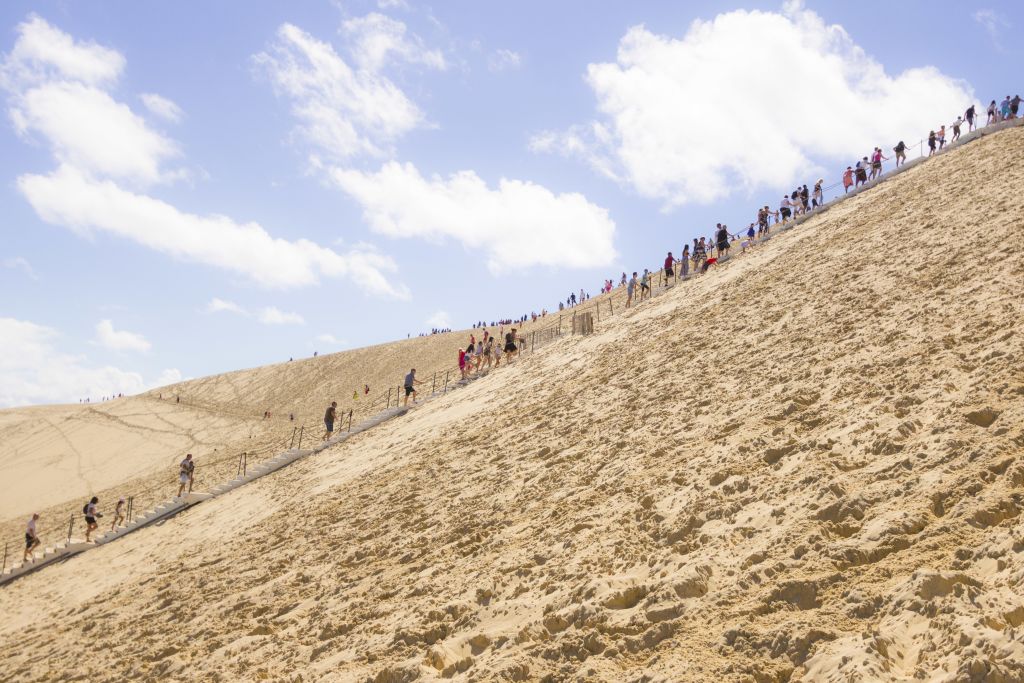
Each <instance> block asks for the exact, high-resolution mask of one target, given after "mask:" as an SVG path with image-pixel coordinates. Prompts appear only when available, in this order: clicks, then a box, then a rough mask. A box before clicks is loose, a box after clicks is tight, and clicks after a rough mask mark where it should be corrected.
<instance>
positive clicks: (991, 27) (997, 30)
mask: <svg viewBox="0 0 1024 683" xmlns="http://www.w3.org/2000/svg"><path fill="white" fill-rule="evenodd" d="M972 16H973V18H974V21H975V22H976V23H978V24H981V26H982V27H983V28H984V29H985V31H986V32H987V33H988V37H989V38H990V39H991V40H992V45H993V47H995V48H996V50H998V51H1000V52H1003V51H1004V50H1005V48H1004V47H1003V42H1002V37H1003V31H1004V30H1005V29H1008V28H1010V22H1009V21H1008V20H1007V19H1006V17H1004V16H1003V15H1001V14H999V13H998V12H996V11H995V10H992V9H980V10H978V11H976V12H975V13H974V14H973V15H972Z"/></svg>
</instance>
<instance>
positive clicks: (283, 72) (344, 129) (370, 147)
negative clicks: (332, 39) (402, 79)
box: [253, 24, 423, 159]
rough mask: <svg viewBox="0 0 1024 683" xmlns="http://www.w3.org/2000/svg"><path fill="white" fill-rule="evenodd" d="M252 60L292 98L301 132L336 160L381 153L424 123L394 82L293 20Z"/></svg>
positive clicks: (282, 93) (276, 87) (277, 86)
mask: <svg viewBox="0 0 1024 683" xmlns="http://www.w3.org/2000/svg"><path fill="white" fill-rule="evenodd" d="M386 52H387V50H385V54H386ZM253 59H254V61H255V63H256V65H257V66H258V67H259V68H260V70H262V71H263V72H264V73H266V74H267V76H268V77H269V79H270V82H271V83H272V84H273V86H274V89H275V90H276V91H277V93H278V94H279V95H283V96H286V97H288V98H290V99H291V101H292V114H293V115H294V116H295V118H296V119H298V121H299V127H298V132H299V133H300V134H301V135H302V136H303V137H304V138H306V139H307V140H308V141H309V142H310V143H312V144H313V145H315V146H316V147H319V148H320V149H322V150H324V151H326V152H327V153H329V154H331V155H333V156H334V157H336V158H339V159H348V158H351V157H354V156H358V155H363V154H369V155H378V156H379V155H382V154H384V152H385V149H386V148H387V147H389V146H390V145H391V144H392V142H393V141H394V140H395V139H397V138H398V137H400V136H401V135H403V134H405V133H407V132H408V131H410V130H412V129H413V128H416V127H417V126H419V125H421V124H422V122H423V114H422V112H421V111H420V110H419V108H418V107H417V106H416V105H415V104H413V102H412V101H411V100H409V98H407V97H406V96H405V93H403V92H402V90H401V89H399V88H398V86H396V85H395V84H394V83H393V82H392V81H391V80H389V79H388V78H386V77H385V76H383V75H381V74H380V73H378V72H377V71H374V70H370V69H366V68H363V69H353V68H352V67H351V66H349V64H348V63H347V62H346V61H345V60H344V59H342V58H341V56H340V55H338V53H337V52H336V51H335V50H334V48H333V47H332V46H331V45H330V44H329V43H325V42H322V41H319V40H317V39H316V38H314V37H312V36H311V35H309V34H308V33H306V32H304V31H302V30H301V29H299V28H298V27H296V26H293V25H291V24H284V25H283V26H281V27H280V28H279V29H278V31H277V40H276V41H275V42H274V43H273V44H272V46H271V49H270V50H269V51H267V52H261V53H259V54H257V55H256V56H255V57H254V58H253ZM366 59H367V60H370V61H372V58H371V57H369V56H367V57H366Z"/></svg>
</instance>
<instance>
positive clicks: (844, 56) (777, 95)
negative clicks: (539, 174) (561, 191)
mask: <svg viewBox="0 0 1024 683" xmlns="http://www.w3.org/2000/svg"><path fill="white" fill-rule="evenodd" d="M586 80H587V83H588V84H589V85H590V87H591V88H592V89H593V91H594V94H595V96H596V98H597V109H598V112H599V116H600V120H599V121H598V122H597V123H595V124H591V125H584V126H576V127H573V128H572V129H570V130H569V131H568V132H566V133H564V134H558V133H551V132H547V133H544V134H541V135H539V136H537V137H536V138H535V139H534V141H533V145H532V146H533V147H534V149H539V150H549V151H557V152H561V153H565V154H570V155H576V156H582V157H584V158H585V159H586V160H587V161H588V162H589V163H591V164H592V165H594V166H595V168H597V169H598V170H599V172H601V173H603V174H605V175H608V176H610V177H614V178H621V179H622V180H623V181H624V182H626V183H627V184H629V185H630V186H632V187H633V188H634V189H635V190H636V191H637V192H638V193H639V194H640V195H642V196H644V197H649V198H654V199H659V200H662V201H664V202H665V203H666V204H667V205H668V206H672V205H678V204H683V203H686V202H690V201H697V202H710V201H713V200H716V199H720V198H722V197H725V196H728V195H729V194H731V193H732V192H734V191H735V190H737V189H741V190H748V191H749V190H752V189H754V188H759V187H762V186H764V187H771V188H780V187H781V188H787V189H788V188H791V187H792V184H793V183H795V182H796V181H797V180H798V179H800V178H801V177H809V174H811V173H813V172H817V171H818V168H816V167H815V163H814V161H812V157H814V158H815V159H818V160H830V161H834V162H836V163H837V164H839V165H845V164H846V162H847V160H848V159H850V158H851V157H856V158H859V157H860V156H862V155H864V154H866V153H867V152H868V151H870V150H871V149H872V148H873V147H874V146H875V145H881V146H883V147H885V146H889V147H891V146H892V144H894V143H895V142H896V141H897V140H899V139H900V138H905V139H907V140H910V139H912V137H913V136H918V135H920V134H921V133H923V132H926V131H927V130H928V129H929V127H933V126H934V124H935V122H936V121H939V120H943V118H944V117H952V116H955V115H956V113H957V112H962V111H963V110H964V109H965V108H966V107H967V106H968V105H969V104H970V103H971V102H972V101H973V99H974V98H973V93H972V92H971V90H970V88H969V86H967V85H966V84H964V83H961V82H959V81H957V80H955V79H953V78H950V77H949V76H946V75H944V74H942V73H941V72H939V71H938V70H937V69H935V68H934V67H929V66H925V67H920V68H914V69H909V70H907V71H904V72H903V73H900V74H898V75H895V76H892V75H889V74H887V73H886V72H885V69H884V68H883V66H882V65H881V64H879V63H878V62H876V61H875V60H874V59H872V58H871V57H869V56H868V55H867V54H865V52H864V51H863V50H862V49H861V48H860V47H858V46H857V44H856V43H854V41H853V40H852V39H851V37H850V36H849V35H848V34H847V33H846V31H845V30H844V29H843V28H842V27H841V26H837V25H828V24H826V23H825V22H824V20H822V19H821V17H819V16H818V15H817V14H815V13H814V12H811V11H808V10H805V9H803V8H802V6H801V4H800V3H799V2H792V3H787V5H786V10H785V12H784V13H781V14H780V13H773V12H760V11H745V10H737V11H733V12H728V13H724V14H720V15H718V16H717V17H715V18H714V19H713V20H712V21H695V22H694V23H693V24H692V25H691V26H690V28H689V30H688V31H687V33H686V35H685V36H683V37H682V38H681V39H677V38H672V37H670V36H664V35H658V34H656V33H652V32H651V31H649V30H647V29H646V28H644V27H643V26H636V27H633V28H631V29H629V30H628V31H627V32H626V34H625V36H624V37H623V38H622V39H621V41H620V42H619V47H618V54H617V59H616V61H615V62H614V63H604V64H591V65H589V67H588V69H587V75H586Z"/></svg>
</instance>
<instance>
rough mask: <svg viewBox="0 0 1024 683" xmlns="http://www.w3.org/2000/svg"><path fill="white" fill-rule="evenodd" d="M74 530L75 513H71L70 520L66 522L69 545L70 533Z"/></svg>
mask: <svg viewBox="0 0 1024 683" xmlns="http://www.w3.org/2000/svg"><path fill="white" fill-rule="evenodd" d="M74 528H75V513H73V512H72V513H71V519H70V520H68V543H71V531H72V529H74Z"/></svg>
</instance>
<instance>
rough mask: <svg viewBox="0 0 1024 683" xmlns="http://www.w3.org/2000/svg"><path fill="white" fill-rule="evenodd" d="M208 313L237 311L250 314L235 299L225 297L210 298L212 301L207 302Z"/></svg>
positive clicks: (241, 313)
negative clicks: (230, 299)
mask: <svg viewBox="0 0 1024 683" xmlns="http://www.w3.org/2000/svg"><path fill="white" fill-rule="evenodd" d="M206 312H207V313H223V312H228V313H237V314H238V315H248V313H247V312H246V311H245V309H244V308H242V307H241V306H239V305H238V304H236V303H235V302H234V301H225V300H224V299H218V298H217V297H214V298H212V299H210V303H208V304H206Z"/></svg>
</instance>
